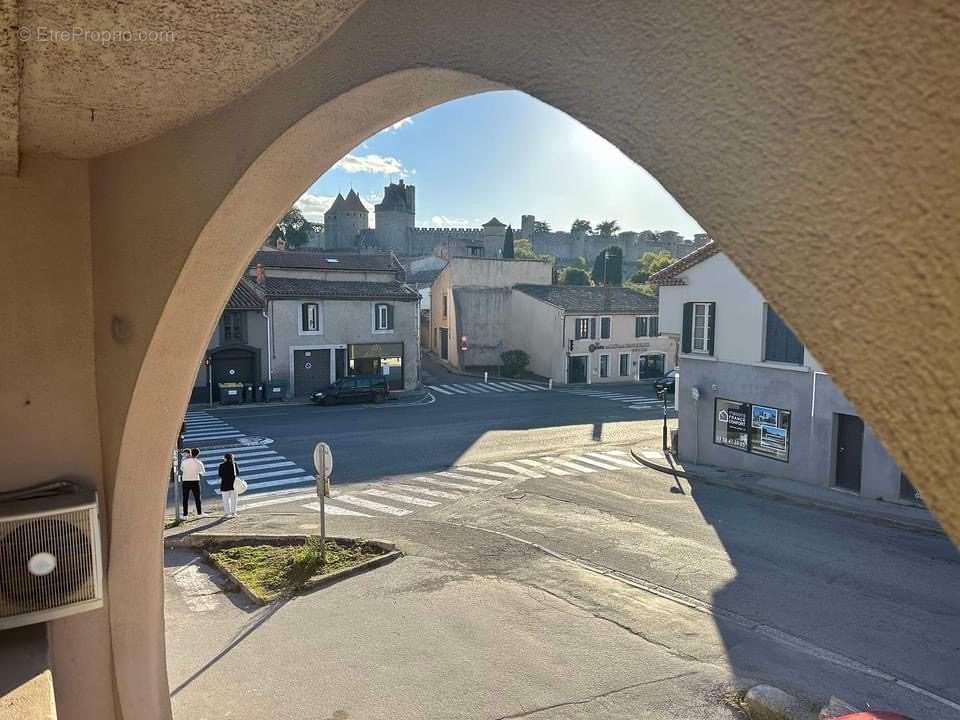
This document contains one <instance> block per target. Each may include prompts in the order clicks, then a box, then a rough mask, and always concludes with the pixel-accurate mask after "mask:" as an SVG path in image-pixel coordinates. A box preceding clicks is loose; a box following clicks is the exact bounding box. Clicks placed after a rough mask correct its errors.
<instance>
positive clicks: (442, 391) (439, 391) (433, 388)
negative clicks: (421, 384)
mask: <svg viewBox="0 0 960 720" xmlns="http://www.w3.org/2000/svg"><path fill="white" fill-rule="evenodd" d="M427 387H428V388H430V389H431V390H436V391H437V392H438V393H443V394H444V395H453V393H452V392H450V391H449V390H444V389H443V388H442V387H440V386H439V385H427Z"/></svg>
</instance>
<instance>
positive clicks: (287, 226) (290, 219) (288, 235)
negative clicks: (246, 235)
mask: <svg viewBox="0 0 960 720" xmlns="http://www.w3.org/2000/svg"><path fill="white" fill-rule="evenodd" d="M311 230H312V228H311V226H310V223H309V222H308V221H307V219H306V218H305V217H304V216H303V213H302V212H300V210H299V209H297V208H296V207H291V208H290V209H289V210H287V211H286V212H285V213H284V214H283V217H282V218H280V222H278V223H277V224H276V226H275V227H274V228H273V230H272V231H271V232H270V235H269V236H268V237H267V242H268V243H269V244H271V245H274V246H276V244H277V238H279V237H283V238H284V239H285V240H286V242H287V247H288V248H298V247H301V246H303V245H306V244H307V243H308V242H309V241H310V234H311Z"/></svg>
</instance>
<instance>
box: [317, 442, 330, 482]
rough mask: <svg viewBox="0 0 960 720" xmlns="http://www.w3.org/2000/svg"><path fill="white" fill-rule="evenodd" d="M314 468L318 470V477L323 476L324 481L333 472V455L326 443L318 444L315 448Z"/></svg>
mask: <svg viewBox="0 0 960 720" xmlns="http://www.w3.org/2000/svg"><path fill="white" fill-rule="evenodd" d="M313 466H314V467H315V468H316V469H317V475H323V479H324V480H326V479H327V478H328V477H330V473H331V472H333V453H332V452H330V446H329V445H327V444H326V443H323V442H320V443H317V445H316V447H315V448H313Z"/></svg>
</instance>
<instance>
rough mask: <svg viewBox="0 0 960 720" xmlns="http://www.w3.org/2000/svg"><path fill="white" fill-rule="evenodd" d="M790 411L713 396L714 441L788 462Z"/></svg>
mask: <svg viewBox="0 0 960 720" xmlns="http://www.w3.org/2000/svg"><path fill="white" fill-rule="evenodd" d="M791 416H792V413H791V412H790V411H789V410H783V409H781V408H776V407H768V406H766V405H753V404H751V403H747V402H739V401H737V400H726V399H724V398H716V399H715V400H714V401H713V442H714V443H716V444H717V445H724V446H726V447H729V448H733V449H735V450H742V451H744V452H748V453H751V454H754V455H763V456H765V457H768V458H770V459H772V460H779V461H780V462H790V424H791V423H790V420H791Z"/></svg>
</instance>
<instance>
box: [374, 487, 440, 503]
mask: <svg viewBox="0 0 960 720" xmlns="http://www.w3.org/2000/svg"><path fill="white" fill-rule="evenodd" d="M363 494H364V495H373V496H374V497H380V498H384V499H386V500H396V501H397V502H402V503H407V504H408V505H419V506H420V507H436V506H437V505H439V504H440V503H438V502H437V501H435V500H424V499H423V498H418V497H411V496H410V495H401V494H400V493H393V492H389V491H388V490H377V489H376V488H371V489H369V490H364V491H363Z"/></svg>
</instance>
